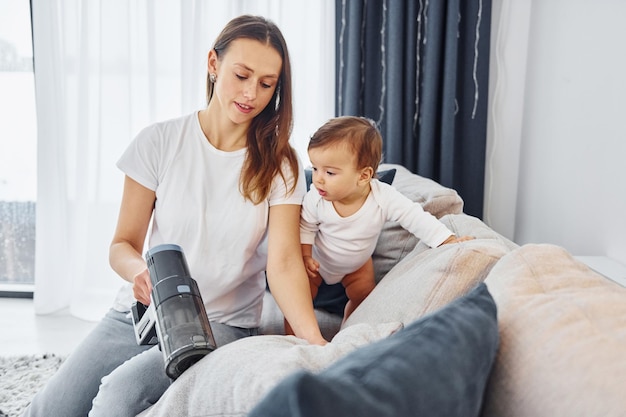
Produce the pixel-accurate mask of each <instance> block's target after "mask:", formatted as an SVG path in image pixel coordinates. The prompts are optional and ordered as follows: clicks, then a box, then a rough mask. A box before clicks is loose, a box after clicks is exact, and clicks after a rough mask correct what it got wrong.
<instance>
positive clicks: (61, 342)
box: [0, 297, 96, 356]
mask: <svg viewBox="0 0 626 417" xmlns="http://www.w3.org/2000/svg"><path fill="white" fill-rule="evenodd" d="M95 324H96V323H94V322H90V321H85V320H81V319H78V318H76V317H73V316H70V315H69V314H68V313H56V314H52V315H45V316H41V315H35V311H34V307H33V300H32V299H29V298H4V297H2V298H0V356H15V355H29V354H43V353H54V354H58V355H67V354H69V353H70V352H71V351H72V350H73V349H74V348H75V347H76V345H78V343H79V342H80V341H81V340H82V339H83V337H85V336H86V334H87V333H88V332H89V331H90V330H91V329H92V328H93V326H95Z"/></svg>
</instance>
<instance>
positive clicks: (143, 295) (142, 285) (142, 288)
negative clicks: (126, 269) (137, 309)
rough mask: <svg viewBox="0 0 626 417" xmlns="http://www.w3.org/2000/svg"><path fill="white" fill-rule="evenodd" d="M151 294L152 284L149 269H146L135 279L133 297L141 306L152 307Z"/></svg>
mask: <svg viewBox="0 0 626 417" xmlns="http://www.w3.org/2000/svg"><path fill="white" fill-rule="evenodd" d="M151 292H152V282H151V281H150V273H149V272H148V268H146V269H144V270H143V271H141V272H140V273H138V274H137V275H135V276H134V277H133V295H134V296H135V299H136V300H137V301H139V302H140V303H141V304H143V305H150V293H151Z"/></svg>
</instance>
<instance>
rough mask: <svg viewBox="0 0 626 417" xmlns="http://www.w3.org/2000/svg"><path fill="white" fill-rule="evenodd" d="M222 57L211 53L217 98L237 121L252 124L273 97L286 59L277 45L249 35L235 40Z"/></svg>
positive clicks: (231, 118) (215, 96) (234, 120)
mask: <svg viewBox="0 0 626 417" xmlns="http://www.w3.org/2000/svg"><path fill="white" fill-rule="evenodd" d="M220 58H221V59H217V56H216V54H215V51H213V50H212V51H211V52H210V53H209V71H210V72H213V73H215V74H216V75H217V82H216V83H215V89H214V93H213V99H217V100H218V102H219V103H220V105H221V108H222V111H224V112H225V113H226V115H227V116H228V117H229V119H230V120H231V121H232V122H233V123H235V124H242V123H244V124H249V123H250V122H251V121H252V119H254V117H256V116H257V115H258V114H259V113H261V112H262V111H263V109H264V108H265V106H267V104H268V103H269V102H270V100H271V99H272V96H273V95H274V92H275V91H276V87H277V85H278V80H279V77H280V72H281V69H282V64H283V61H282V58H281V57H280V54H279V53H278V52H277V51H276V50H275V49H274V48H273V47H271V46H269V45H266V44H263V43H261V42H259V41H256V40H253V39H246V38H241V39H237V40H234V41H232V42H231V43H230V45H229V46H228V48H227V49H226V51H225V53H224V54H223V55H222V56H221V57H220ZM212 101H213V100H212Z"/></svg>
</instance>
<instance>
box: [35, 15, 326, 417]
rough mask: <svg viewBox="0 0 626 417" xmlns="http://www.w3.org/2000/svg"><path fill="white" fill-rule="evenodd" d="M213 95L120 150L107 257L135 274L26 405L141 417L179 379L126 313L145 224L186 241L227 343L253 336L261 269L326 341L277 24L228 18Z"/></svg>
mask: <svg viewBox="0 0 626 417" xmlns="http://www.w3.org/2000/svg"><path fill="white" fill-rule="evenodd" d="M207 102H208V104H207V106H206V108H204V109H203V110H201V111H199V112H194V113H193V114H190V115H187V116H184V117H180V118H177V119H173V120H168V121H165V122H161V123H157V124H154V125H152V126H149V127H147V128H146V129H144V130H143V131H142V132H140V133H139V135H138V136H137V137H136V138H135V140H134V141H133V142H132V143H131V145H130V146H129V147H128V149H127V150H126V152H125V153H124V154H123V155H122V157H121V159H120V160H119V162H118V167H119V168H120V169H121V170H122V171H123V172H124V173H125V174H126V177H125V182H124V193H123V197H122V203H121V208H120V213H119V218H118V223H117V228H116V230H115V234H114V237H113V241H112V243H111V247H110V263H111V266H112V268H113V269H114V270H115V271H116V272H117V273H118V274H119V275H120V276H121V277H122V278H124V279H125V280H127V281H128V282H129V283H130V284H129V285H127V286H126V287H125V288H123V289H122V291H121V292H120V294H119V296H118V297H117V299H116V302H115V305H114V306H113V309H112V310H111V311H110V312H109V313H108V314H107V315H106V317H105V318H104V319H103V320H102V322H101V323H99V324H98V326H97V327H96V329H95V330H94V331H93V332H92V333H91V334H90V335H89V336H88V337H87V339H86V340H85V341H84V342H83V343H82V344H81V346H79V347H78V348H77V349H76V351H75V352H73V353H72V355H71V356H70V357H69V358H68V359H67V361H66V363H65V364H64V365H63V366H62V367H61V369H60V370H59V371H58V373H57V374H56V375H55V376H54V377H53V378H52V379H51V380H50V382H49V383H48V385H47V386H46V387H45V388H44V389H43V390H42V391H41V392H40V393H39V394H38V395H37V396H36V397H35V398H34V400H33V403H32V404H31V406H30V407H29V409H28V410H27V411H26V412H25V414H24V415H25V416H38V415H45V416H48V417H56V416H59V417H60V416H63V417H71V416H84V415H86V414H88V413H89V416H92V417H95V416H112V415H114V416H117V417H121V416H135V415H136V414H138V413H139V412H141V411H142V410H144V409H146V408H147V407H149V406H150V405H151V404H153V403H155V402H156V401H157V400H158V399H159V397H160V396H161V395H162V394H163V392H164V391H165V390H166V389H167V387H168V386H169V384H170V382H171V381H170V380H169V378H168V377H167V376H166V374H165V371H164V361H163V357H162V353H161V352H160V351H159V349H158V348H157V347H149V346H138V345H137V343H136V341H135V337H134V331H133V328H132V321H131V319H130V315H129V314H128V311H129V309H130V305H131V303H132V301H134V300H133V298H134V299H136V300H138V301H140V302H142V303H144V304H149V303H150V291H151V283H150V277H149V272H148V269H147V266H146V262H145V260H144V258H143V256H142V254H143V252H144V241H145V238H146V236H147V234H148V231H149V229H150V234H149V246H150V247H152V246H155V245H158V244H162V243H172V244H177V245H179V246H181V247H182V248H183V249H184V251H185V256H186V258H187V260H188V263H189V268H190V271H191V275H192V277H193V278H194V279H195V280H196V281H197V282H198V285H199V288H200V291H201V294H202V297H203V301H204V303H205V306H206V310H207V314H208V316H209V319H210V320H211V327H212V331H213V335H214V337H215V341H216V343H217V345H218V347H219V346H221V345H223V344H225V343H229V342H231V341H234V340H236V339H239V338H242V337H246V336H250V335H254V334H256V331H257V327H258V326H259V324H260V317H261V308H262V300H263V294H264V290H265V272H266V274H267V280H268V282H269V285H270V288H271V289H272V294H273V295H274V297H275V299H276V301H277V303H278V305H279V306H280V308H281V310H282V311H283V313H284V314H285V316H286V319H287V320H289V322H290V323H291V324H292V327H293V330H294V331H295V334H296V336H298V337H301V338H304V339H306V340H308V341H309V342H310V343H314V344H324V343H326V341H325V340H324V339H323V337H322V335H321V333H320V330H319V327H318V325H317V322H316V320H315V315H314V313H313V306H312V301H311V296H310V292H309V286H308V279H307V275H306V272H305V269H304V265H303V261H302V256H301V253H300V241H299V218H300V205H301V202H302V198H303V196H304V194H305V192H306V187H305V184H304V176H303V175H299V174H300V172H301V169H300V166H299V161H298V158H297V156H296V153H295V151H294V150H293V148H291V146H290V145H289V142H288V141H289V135H290V133H291V127H292V107H291V102H292V100H291V68H290V63H289V54H288V52H287V46H286V43H285V41H284V39H283V36H282V34H281V32H280V30H279V29H278V28H277V27H276V26H275V25H274V24H273V23H272V22H270V21H267V20H265V19H263V18H261V17H255V16H241V17H238V18H235V19H233V20H232V21H231V22H229V23H228V24H227V25H226V27H225V28H224V30H223V31H222V32H221V34H220V35H219V36H218V38H217V40H216V42H215V44H214V46H213V48H212V49H211V51H210V52H209V54H208V76H207ZM151 222H152V223H151ZM131 284H132V290H131ZM133 296H134V297H133Z"/></svg>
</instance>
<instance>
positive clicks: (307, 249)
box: [302, 244, 320, 278]
mask: <svg viewBox="0 0 626 417" xmlns="http://www.w3.org/2000/svg"><path fill="white" fill-rule="evenodd" d="M302 260H303V261H304V267H305V268H306V273H307V274H308V276H309V278H315V277H316V276H317V273H318V271H319V269H320V264H319V262H317V261H316V260H315V259H313V245H307V244H303V245H302Z"/></svg>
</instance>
